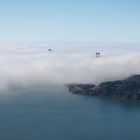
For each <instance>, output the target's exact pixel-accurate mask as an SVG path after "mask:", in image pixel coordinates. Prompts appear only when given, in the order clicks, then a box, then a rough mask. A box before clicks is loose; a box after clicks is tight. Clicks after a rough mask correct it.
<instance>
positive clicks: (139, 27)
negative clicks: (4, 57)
mask: <svg viewBox="0 0 140 140" xmlns="http://www.w3.org/2000/svg"><path fill="white" fill-rule="evenodd" d="M139 7H140V1H139V0H22V1H19V0H0V40H4V41H5V40H6V41H7V40H8V41H9V40H10V41H11V40H13V41H24V40H27V41H30V40H31V41H34V40H39V41H41V40H46V41H87V42H88V41H95V42H128V43H129V42H131V43H139V42H140V39H139V37H140V8H139Z"/></svg>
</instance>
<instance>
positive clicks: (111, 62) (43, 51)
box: [0, 43, 140, 89]
mask: <svg viewBox="0 0 140 140" xmlns="http://www.w3.org/2000/svg"><path fill="white" fill-rule="evenodd" d="M51 47H52V49H53V50H52V52H48V48H49V46H48V45H46V46H45V45H44V46H43V45H39V43H38V44H37V45H36V46H34V45H29V44H22V45H21V44H17V43H14V44H10V43H8V44H2V43H1V44H0V89H10V88H15V87H16V88H19V87H23V88H27V87H34V86H35V87H46V86H48V85H51V84H56V85H57V84H67V83H94V84H99V83H101V82H104V81H110V80H120V79H124V78H127V77H129V76H131V75H134V74H140V65H139V64H140V54H139V53H138V52H137V53H136V52H131V53H130V52H128V53H126V54H124V53H123V54H122V53H120V54H119V53H117V54H116V55H114V54H113V55H110V54H111V53H110V52H111V50H110V51H109V53H110V54H109V55H105V54H102V56H101V57H100V58H96V57H95V52H96V49H94V48H93V49H92V48H91V49H88V50H87V49H86V48H85V49H82V50H81V49H80V47H79V48H76V51H75V49H74V48H73V49H71V48H69V50H66V49H64V48H63V47H60V48H55V47H53V46H51ZM112 52H113V50H112Z"/></svg>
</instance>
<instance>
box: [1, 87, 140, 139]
mask: <svg viewBox="0 0 140 140" xmlns="http://www.w3.org/2000/svg"><path fill="white" fill-rule="evenodd" d="M139 130H140V105H139V104H137V103H128V102H124V101H123V102H122V101H114V100H111V99H106V98H98V97H90V96H81V95H74V94H71V93H70V92H68V90H67V88H65V87H59V86H58V87H50V88H33V89H13V90H11V91H7V93H1V94H0V140H139V138H140V132H139Z"/></svg>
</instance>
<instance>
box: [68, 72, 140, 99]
mask: <svg viewBox="0 0 140 140" xmlns="http://www.w3.org/2000/svg"><path fill="white" fill-rule="evenodd" d="M67 86H68V88H69V91H71V92H72V93H74V94H83V95H91V96H105V97H112V98H115V99H126V100H135V101H136V100H139V101H140V75H134V76H132V77H129V78H127V79H125V80H120V81H110V82H104V83H101V84H100V85H99V86H96V85H94V84H69V85H67Z"/></svg>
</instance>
